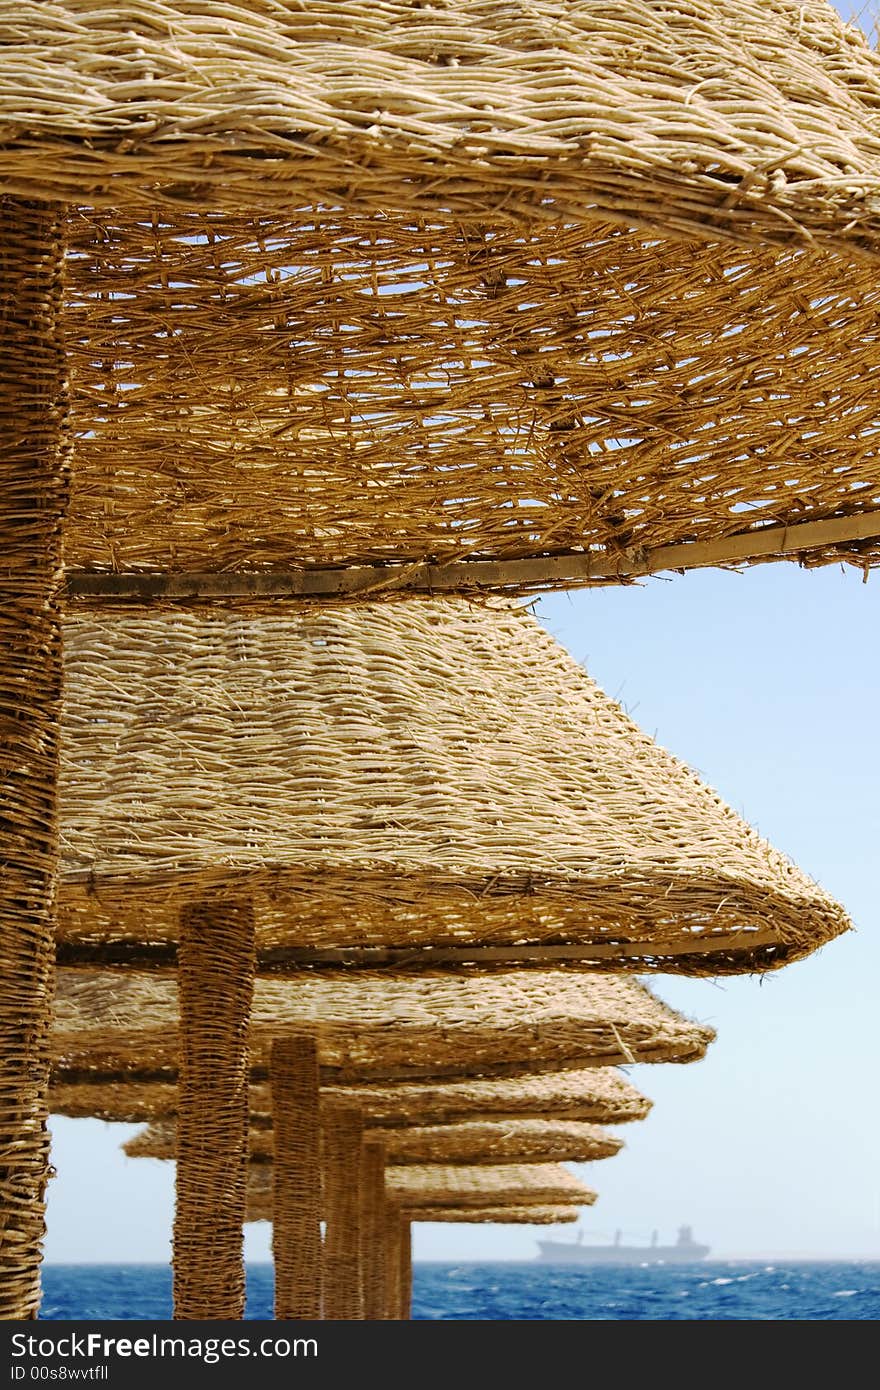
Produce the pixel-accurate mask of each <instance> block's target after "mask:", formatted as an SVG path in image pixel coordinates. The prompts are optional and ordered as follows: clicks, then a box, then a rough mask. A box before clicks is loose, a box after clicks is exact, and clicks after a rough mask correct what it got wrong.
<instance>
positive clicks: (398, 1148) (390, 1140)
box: [122, 1101, 623, 1178]
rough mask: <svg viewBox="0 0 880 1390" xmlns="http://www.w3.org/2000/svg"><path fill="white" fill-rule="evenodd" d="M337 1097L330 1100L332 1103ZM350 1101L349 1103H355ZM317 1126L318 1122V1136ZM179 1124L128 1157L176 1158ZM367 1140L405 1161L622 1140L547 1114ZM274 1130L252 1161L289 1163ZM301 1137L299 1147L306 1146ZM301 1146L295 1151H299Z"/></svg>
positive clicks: (255, 1133)
mask: <svg viewBox="0 0 880 1390" xmlns="http://www.w3.org/2000/svg"><path fill="white" fill-rule="evenodd" d="M334 1103H335V1102H334V1101H330V1102H329V1104H330V1106H331V1111H332V1107H333V1105H334ZM350 1103H351V1102H348V1104H350ZM317 1134H318V1126H317V1125H316V1126H315V1139H316V1140H317ZM175 1139H176V1126H175V1125H174V1124H169V1123H168V1122H165V1123H158V1124H152V1125H148V1126H147V1128H146V1129H143V1130H141V1131H140V1132H139V1133H138V1134H135V1135H133V1136H132V1137H131V1139H127V1140H126V1141H125V1143H124V1144H123V1146H122V1147H123V1150H124V1152H125V1153H126V1154H127V1155H128V1157H129V1158H158V1159H171V1158H174V1157H175V1152H176V1142H175ZM365 1140H367V1141H368V1142H371V1143H381V1144H382V1146H383V1149H384V1152H385V1154H386V1157H387V1160H388V1162H389V1163H391V1164H406V1163H419V1164H425V1163H493V1164H499V1163H590V1162H593V1161H594V1160H596V1159H600V1158H613V1157H614V1155H615V1154H617V1153H619V1152H620V1150H621V1148H622V1147H623V1141H622V1140H620V1139H617V1138H615V1137H613V1136H612V1135H610V1134H607V1133H606V1132H605V1131H604V1130H602V1129H600V1128H599V1127H598V1125H591V1124H585V1123H583V1122H582V1121H580V1120H548V1119H545V1118H544V1117H543V1116H537V1115H533V1116H528V1117H521V1116H518V1117H516V1118H514V1119H506V1120H497V1121H492V1120H472V1121H469V1122H467V1121H466V1122H462V1123H460V1124H446V1125H413V1126H409V1127H400V1128H397V1129H372V1130H366V1131H365ZM280 1142H281V1146H280V1148H279V1139H278V1137H277V1136H276V1134H275V1133H274V1132H273V1130H271V1129H256V1128H252V1129H251V1131H250V1138H249V1146H248V1147H249V1153H250V1158H251V1162H260V1161H269V1160H271V1161H273V1162H275V1164H276V1178H277V1164H278V1161H279V1160H276V1157H275V1156H276V1155H279V1156H283V1159H282V1160H281V1161H283V1162H284V1163H289V1160H290V1154H289V1152H288V1151H287V1150H285V1147H284V1140H283V1138H282V1140H281V1141H280ZM302 1142H303V1141H302V1140H299V1141H298V1144H297V1146H296V1147H297V1148H298V1147H301V1145H302ZM294 1151H296V1150H294Z"/></svg>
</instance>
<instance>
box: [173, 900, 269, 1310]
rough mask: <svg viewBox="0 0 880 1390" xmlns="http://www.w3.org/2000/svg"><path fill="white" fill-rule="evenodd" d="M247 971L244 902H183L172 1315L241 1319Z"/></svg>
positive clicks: (249, 938)
mask: <svg viewBox="0 0 880 1390" xmlns="http://www.w3.org/2000/svg"><path fill="white" fill-rule="evenodd" d="M253 979H254V922H253V911H252V909H251V907H250V904H248V903H246V902H244V903H236V902H232V901H229V902H225V903H214V902H202V903H198V904H193V905H192V906H191V907H190V908H188V909H187V911H186V913H185V915H184V922H183V926H182V930H181V942H180V971H179V997H180V1028H179V1030H178V1031H179V1051H180V1064H179V1065H180V1072H179V1089H180V1101H179V1106H178V1121H177V1125H176V1131H177V1133H176V1143H175V1145H174V1150H175V1156H176V1159H177V1183H176V1201H175V1212H174V1259H173V1266H174V1316H175V1318H182V1319H190V1320H191V1319H195V1320H197V1321H198V1320H204V1319H214V1318H218V1319H239V1318H243V1317H244V1306H245V1272H244V1251H243V1247H242V1224H243V1221H244V1212H245V1189H246V1182H245V1175H246V1170H247V1135H248V1074H249V1065H248V1017H249V1014H250V1007H251V996H252V991H253ZM174 1041H175V1039H174V1038H173V1037H172V1039H171V1042H172V1045H173V1043H174Z"/></svg>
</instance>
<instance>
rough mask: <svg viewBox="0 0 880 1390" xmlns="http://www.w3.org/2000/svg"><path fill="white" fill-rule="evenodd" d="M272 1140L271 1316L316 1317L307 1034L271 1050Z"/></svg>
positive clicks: (314, 1076) (317, 1162)
mask: <svg viewBox="0 0 880 1390" xmlns="http://www.w3.org/2000/svg"><path fill="white" fill-rule="evenodd" d="M271 1076H272V1129H273V1133H274V1135H275V1138H276V1143H275V1151H276V1153H277V1159H275V1161H274V1166H273V1174H274V1189H273V1205H272V1255H273V1260H274V1264H275V1317H276V1319H278V1320H280V1321H287V1320H290V1319H292V1320H294V1321H298V1320H301V1319H306V1320H312V1319H315V1318H320V1316H321V1285H322V1261H321V1152H320V1137H321V1136H320V1091H319V1078H318V1048H317V1043H316V1041H315V1039H314V1037H312V1036H307V1035H303V1034H298V1035H293V1036H291V1037H287V1038H283V1039H280V1038H276V1040H275V1042H274V1043H273V1044H272V1052H271Z"/></svg>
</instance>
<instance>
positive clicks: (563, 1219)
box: [414, 1206, 580, 1226]
mask: <svg viewBox="0 0 880 1390" xmlns="http://www.w3.org/2000/svg"><path fill="white" fill-rule="evenodd" d="M579 1217H580V1208H579V1207H574V1206H568V1207H561V1206H560V1207H552V1206H547V1207H514V1206H509V1207H503V1206H499V1207H419V1208H418V1209H417V1211H416V1213H415V1218H414V1219H415V1220H417V1221H444V1222H447V1221H450V1222H460V1223H461V1224H463V1225H482V1224H487V1225H493V1226H562V1225H564V1224H565V1223H567V1222H572V1221H577V1220H578V1218H579Z"/></svg>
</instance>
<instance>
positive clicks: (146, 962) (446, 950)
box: [57, 928, 785, 975]
mask: <svg viewBox="0 0 880 1390" xmlns="http://www.w3.org/2000/svg"><path fill="white" fill-rule="evenodd" d="M775 943H776V936H775V934H774V933H773V932H772V931H770V930H769V929H766V928H765V929H760V930H757V929H756V930H754V931H752V930H748V929H744V930H742V931H737V932H724V933H721V932H719V933H717V934H716V935H715V936H713V937H712V938H711V944H712V950H713V952H717V951H729V952H731V954H736V952H738V951H748V952H749V953H750V954H752V953H754V952H755V951H757V950H759V949H763V948H769V949H770V950H771V951H772V952H773V953H774V958H775V959H776V960H779V958H780V955H781V954H783V953H784V950H785V948H784V947H782V946H780V945H777V944H775ZM701 945H702V947H703V948H704V947H705V938H704V939H703V940H702V942H697V943H696V944H695V942H694V938H693V937H688V936H682V937H674V938H671V939H670V940H669V941H663V942H658V943H655V944H654V945H653V946H651V947H648V946H646V945H645V944H644V943H642V944H640V943H638V942H617V941H615V942H570V943H565V944H560V943H557V944H553V945H546V944H543V943H541V942H536V943H535V944H533V945H510V946H480V945H477V944H475V945H473V946H399V947H397V946H350V947H344V948H343V947H326V948H325V947H318V946H315V947H308V946H279V947H273V948H271V949H264V950H261V951H259V952H258V954H257V973H258V974H265V975H271V974H283V973H284V972H285V970H288V969H290V970H292V969H296V968H301V967H303V966H308V967H309V969H316V970H317V969H320V968H321V967H322V966H323V967H326V968H327V969H334V968H337V967H339V966H340V965H342V966H345V967H346V969H352V970H354V969H357V968H358V967H360V968H361V969H363V970H379V969H381V968H382V967H383V966H389V967H390V968H391V969H395V970H399V969H401V968H403V967H406V968H407V969H423V970H432V969H434V967H435V966H437V965H468V964H472V963H473V964H488V965H505V964H510V965H517V966H529V965H535V966H538V967H539V968H540V967H543V966H546V965H548V964H550V963H551V962H553V961H565V960H572V961H577V962H578V964H581V965H588V964H589V963H590V962H591V961H596V962H597V963H598V962H602V963H606V964H610V965H612V966H616V965H620V966H621V967H622V968H623V967H625V966H626V964H627V962H632V963H633V968H635V969H638V970H642V969H645V968H647V965H646V962H648V963H650V962H651V961H652V960H653V961H656V962H658V963H660V965H661V966H662V962H664V961H665V960H666V959H667V957H672V956H676V957H677V956H687V955H694V954H698V953H699V951H700V949H701ZM57 960H58V964H59V965H63V966H66V967H72V968H80V967H81V968H83V969H86V968H89V967H92V966H96V965H100V966H102V967H103V968H106V969H108V970H109V969H120V970H142V969H144V968H150V969H163V968H164V969H167V970H171V969H173V968H174V965H175V962H176V960H177V947H176V946H175V945H174V944H173V943H172V942H168V943H167V944H162V945H152V946H150V945H146V944H144V945H141V944H139V943H138V942H134V941H115V942H88V941H83V942H78V941H68V942H62V943H59V945H58V947H57Z"/></svg>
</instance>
